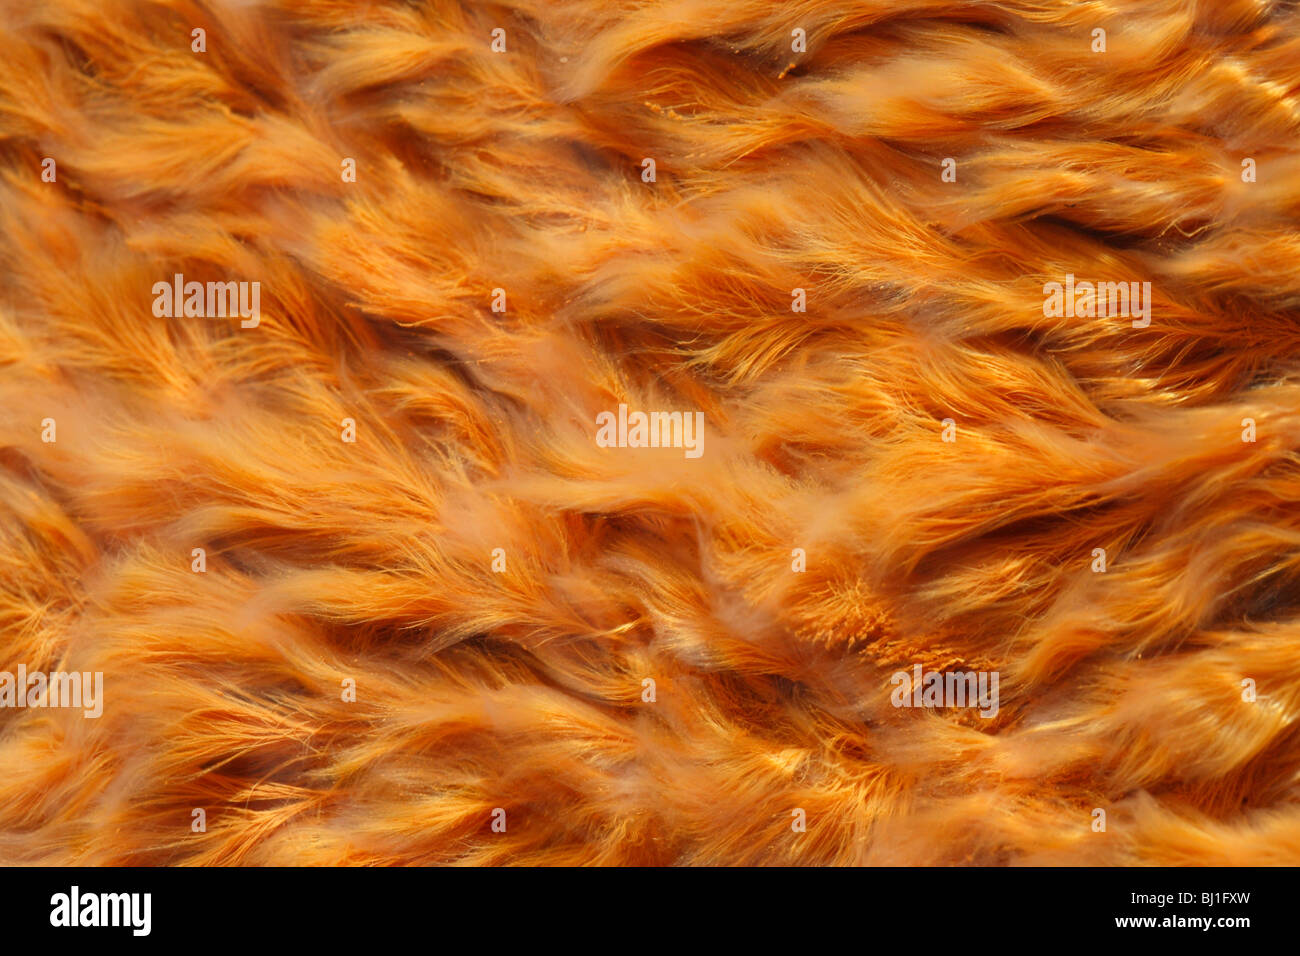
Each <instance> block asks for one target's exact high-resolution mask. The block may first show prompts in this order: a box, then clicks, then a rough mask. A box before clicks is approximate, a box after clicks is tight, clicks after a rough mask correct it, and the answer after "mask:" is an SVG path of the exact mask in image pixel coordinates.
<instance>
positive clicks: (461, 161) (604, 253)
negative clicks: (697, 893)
mask: <svg viewBox="0 0 1300 956" xmlns="http://www.w3.org/2000/svg"><path fill="white" fill-rule="evenodd" d="M1096 28H1102V29H1104V30H1105V31H1106V38H1105V39H1106V49H1105V51H1104V52H1101V51H1095V50H1094V48H1093V47H1094V44H1095V40H1094V38H1093V37H1094V34H1093V31H1094V30H1095V29H1096ZM195 29H202V30H203V31H204V34H203V36H204V37H205V38H206V39H205V42H204V43H203V44H197V41H196V40H195V39H194V37H195V34H194V33H193V31H194V30H195ZM497 29H500V30H502V31H503V32H502V33H501V34H499V36H500V37H501V38H502V42H503V44H504V50H494V49H493V44H494V34H493V31H494V30H497ZM797 29H798V30H802V31H804V35H805V36H806V42H804V43H803V49H802V50H800V49H797V47H798V46H799V45H800V44H799V40H798V38H797V34H796V33H795V32H794V31H795V30H797ZM792 38H793V39H792ZM196 45H201V46H203V49H201V50H196V49H195V48H194V47H195V46H196ZM1298 137H1300V13H1298V12H1297V6H1296V4H1295V3H1294V2H1286V0H1204V2H1190V0H1189V2H1176V0H1096V2H1083V3H1069V2H1053V0H1003V2H997V3H991V2H970V3H958V2H953V0H861V2H850V0H798V2H787V3H777V2H769V0H730V2H713V0H656V2H647V0H505V2H501V3H472V2H455V0H429V2H421V3H414V2H412V3H403V2H397V0H375V2H361V0H301V2H298V0H293V2H290V0H266V2H262V0H226V2H212V3H199V2H189V0H164V2H143V0H43V2H38V3H32V2H28V0H0V253H2V255H3V264H2V265H0V642H2V643H0V649H2V651H3V660H0V669H4V670H7V671H14V670H15V669H16V668H17V666H18V665H20V664H21V665H24V666H25V667H26V668H28V669H29V670H31V671H45V672H53V671H59V670H76V671H81V672H96V671H98V672H102V673H103V675H104V709H103V714H102V716H101V717H99V718H97V719H93V718H86V717H85V716H83V714H82V713H81V712H80V711H76V710H72V709H66V708H56V707H44V708H42V707H27V708H24V709H20V708H17V707H13V708H5V709H2V710H0V769H2V770H3V773H2V774H0V862H3V863H9V864H15V863H17V864H92V865H98V864H146V865H149V864H182V865H204V864H231V865H239V864H295V865H297V864H302V865H315V864H347V865H351V864H451V863H456V864H542V865H561V864H906V865H927V864H1024V863H1030V864H1034V863H1038V864H1042V863H1047V864H1103V865H1129V864H1227V865H1234V864H1295V863H1297V862H1300V804H1298V802H1297V800H1298V798H1300V725H1298V724H1297V714H1298V708H1300V643H1298V642H1297V637H1298V636H1300V457H1298V456H1297V452H1298V451H1300V332H1298V325H1297V323H1298V322H1300V268H1297V266H1298V265H1300V230H1297V214H1298V213H1300V152H1298V151H1297V142H1298V141H1300V140H1298ZM47 158H48V159H52V160H54V167H53V169H54V170H56V175H55V178H54V179H53V181H47V179H45V178H44V177H43V176H42V171H43V169H44V168H45V166H46V164H45V163H44V161H45V160H46V159H47ZM1246 158H1250V159H1253V160H1254V162H1255V164H1256V167H1257V177H1256V178H1255V180H1254V181H1253V182H1252V181H1248V179H1246V178H1245V177H1244V175H1243V160H1244V159H1246ZM347 159H352V160H354V161H355V168H356V181H355V182H350V181H347V179H346V177H345V175H344V174H343V173H342V172H341V169H342V168H344V167H345V165H346V164H345V160H347ZM645 159H653V160H654V163H655V175H654V177H653V179H652V180H651V179H650V178H649V176H648V173H647V172H646V170H647V167H646V165H645V164H644V163H643V160H645ZM945 159H953V160H954V164H953V166H952V169H953V170H954V171H955V175H954V176H949V177H947V178H945V176H944V165H945V164H944V160H945ZM176 273H181V274H183V275H184V276H185V277H186V278H187V280H188V279H190V278H193V279H195V280H197V281H200V282H208V281H221V282H225V281H234V282H241V281H254V280H255V281H258V282H259V283H260V289H261V313H260V322H259V323H258V324H257V325H256V326H255V327H244V326H243V324H242V323H241V322H240V321H239V319H238V318H233V319H232V318H229V317H213V316H211V315H204V316H201V317H195V316H179V317H177V316H173V317H167V316H165V315H164V316H159V315H157V314H156V299H155V293H154V291H153V289H154V286H155V283H157V282H159V281H163V282H164V283H165V282H168V281H170V280H171V279H172V277H173V275H174V274H176ZM1067 275H1070V276H1074V277H1077V279H1078V280H1079V281H1083V280H1116V281H1125V282H1136V283H1143V282H1149V283H1150V290H1151V291H1150V299H1149V304H1150V323H1149V325H1147V326H1145V327H1139V326H1138V325H1137V324H1135V323H1134V322H1130V321H1129V320H1128V319H1127V318H1116V317H1114V316H1113V315H1112V316H1109V317H1097V316H1087V315H1080V314H1049V313H1050V310H1049V309H1048V308H1047V307H1046V304H1045V296H1046V291H1045V289H1046V285H1047V284H1049V283H1052V282H1064V281H1065V277H1066V276H1067ZM498 289H499V290H502V292H501V293H500V294H498V293H497V292H496V291H495V290H498ZM795 289H803V290H804V294H805V296H806V311H802V312H797V311H793V301H794V296H795V293H794V290H795ZM494 304H497V305H503V306H504V311H501V310H497V311H494V310H493V305H494ZM178 310H179V307H178ZM1073 311H1074V310H1071V312H1073ZM620 404H625V405H627V406H628V408H629V409H632V410H638V409H643V410H662V411H681V412H688V413H693V412H696V411H698V412H701V413H702V415H703V421H704V433H703V441H702V446H701V452H702V453H701V454H700V455H699V457H697V458H692V457H689V456H688V455H686V454H684V453H683V449H682V448H662V447H661V448H655V447H648V448H638V447H603V446H602V445H601V444H598V442H597V437H598V428H597V416H599V415H600V414H601V413H602V412H604V411H613V410H616V409H617V408H618V406H619V405H620ZM345 419H351V420H352V422H353V423H354V426H353V427H354V430H355V441H346V440H344V436H345V430H346V427H347V426H346V425H345V424H344V420H345ZM1246 419H1250V420H1251V421H1252V422H1253V423H1254V426H1253V427H1254V428H1255V430H1256V434H1255V436H1254V438H1255V440H1254V441H1250V440H1247V439H1245V432H1246V428H1247V427H1248V426H1246V425H1245V424H1244V420H1246ZM47 420H50V421H51V422H53V423H54V425H55V426H56V431H55V432H54V433H52V434H51V435H48V436H47V435H46V425H45V424H44V423H46V421H47ZM945 420H950V425H949V426H948V427H947V434H946V438H947V440H945V425H944V424H943V423H944V421H945ZM51 438H53V440H50V439H51ZM196 548H202V549H204V553H205V554H206V569H205V570H201V571H196V570H195V568H194V559H193V558H192V555H193V554H194V549H196ZM1098 548H1101V549H1104V551H1105V555H1106V562H1107V563H1106V566H1105V571H1104V572H1101V571H1099V570H1097V568H1096V562H1095V558H1094V549H1098ZM497 549H499V551H498V550H497ZM796 549H801V550H802V553H803V555H804V558H805V568H804V569H803V570H799V569H797V567H796V565H797V563H798V559H797V558H795V557H792V556H794V555H796V554H798V553H799V552H798V551H797V550H796ZM494 555H495V557H494ZM916 665H920V666H921V667H922V668H923V669H925V670H929V671H941V672H945V671H947V672H950V671H953V670H955V669H956V670H961V669H969V670H979V671H985V672H991V671H996V672H998V673H999V674H1000V678H1001V684H1000V698H1001V705H1000V708H999V710H998V712H997V714H996V715H995V716H992V717H983V716H981V715H980V714H979V713H976V712H975V711H973V710H970V709H969V708H968V709H966V710H961V709H957V708H939V707H919V708H909V707H898V706H895V705H894V704H895V701H894V700H893V696H892V693H893V687H892V686H891V675H894V674H895V673H897V672H905V673H912V672H913V669H914V668H915V667H916ZM647 680H650V681H653V684H648V683H647ZM348 681H354V682H355V700H354V701H353V700H348V699H345V698H347V696H348V694H347V692H346V690H345V684H346V682H348ZM1246 682H1253V686H1254V688H1255V695H1253V699H1247V698H1248V697H1250V696H1252V695H1249V694H1248V693H1247V692H1246V691H1245V690H1243V687H1245V686H1246ZM647 688H652V689H653V693H650V691H649V690H648V689H647ZM196 809H203V810H204V811H205V814H206V827H205V828H196V826H195V825H194V823H193V820H194V816H193V811H194V810H196ZM1098 809H1100V810H1104V811H1105V814H1106V827H1105V829H1104V830H1100V829H1098V828H1096V827H1095V825H1094V821H1095V819H1096V816H1095V813H1094V811H1096V810H1098ZM498 810H500V811H504V814H500V813H494V811H498ZM798 811H803V814H804V816H805V818H806V826H805V827H804V828H802V829H800V828H799V827H798V826H796V825H795V823H793V822H792V820H795V819H796V818H797V816H798ZM497 819H500V820H503V821H504V829H502V828H501V827H495V828H494V826H493V822H494V820H497Z"/></svg>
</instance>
